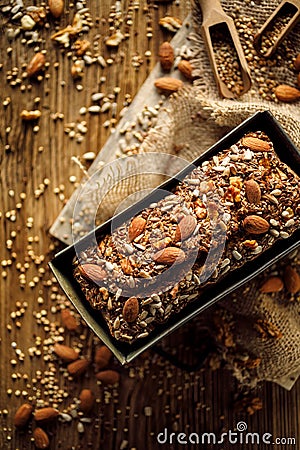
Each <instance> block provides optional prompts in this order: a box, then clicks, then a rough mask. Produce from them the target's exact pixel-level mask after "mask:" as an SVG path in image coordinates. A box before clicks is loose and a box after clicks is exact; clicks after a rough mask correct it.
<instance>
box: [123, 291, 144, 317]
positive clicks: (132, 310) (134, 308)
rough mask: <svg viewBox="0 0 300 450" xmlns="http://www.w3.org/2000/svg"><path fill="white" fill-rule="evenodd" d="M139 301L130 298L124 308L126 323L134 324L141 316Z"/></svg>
mask: <svg viewBox="0 0 300 450" xmlns="http://www.w3.org/2000/svg"><path fill="white" fill-rule="evenodd" d="M139 309H140V305H139V301H138V299H137V298H136V297H130V298H129V299H128V300H126V302H125V304H124V306H123V311H122V314H123V317H124V320H126V322H134V321H135V320H136V319H137V316H138V315H139Z"/></svg>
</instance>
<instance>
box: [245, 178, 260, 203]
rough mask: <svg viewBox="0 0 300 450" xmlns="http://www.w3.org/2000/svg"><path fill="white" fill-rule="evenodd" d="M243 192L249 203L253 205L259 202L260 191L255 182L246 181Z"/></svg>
mask: <svg viewBox="0 0 300 450" xmlns="http://www.w3.org/2000/svg"><path fill="white" fill-rule="evenodd" d="M245 192H246V197H247V200H248V202H249V203H254V204H255V205H256V204H257V203H259V202H260V200H261V189H260V186H259V184H258V183H257V182H256V181H255V180H248V181H246V182H245Z"/></svg>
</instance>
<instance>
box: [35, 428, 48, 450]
mask: <svg viewBox="0 0 300 450" xmlns="http://www.w3.org/2000/svg"><path fill="white" fill-rule="evenodd" d="M33 437H34V445H35V447H36V448H38V449H43V448H49V445H50V442H49V438H48V435H47V433H46V432H45V431H44V430H43V429H42V428H39V427H38V428H36V429H35V430H34V432H33Z"/></svg>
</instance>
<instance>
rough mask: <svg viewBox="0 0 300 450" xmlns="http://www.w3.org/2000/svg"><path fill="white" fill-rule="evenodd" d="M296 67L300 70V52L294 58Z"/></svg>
mask: <svg viewBox="0 0 300 450" xmlns="http://www.w3.org/2000/svg"><path fill="white" fill-rule="evenodd" d="M294 67H295V69H296V70H297V72H300V53H299V54H298V55H297V56H296V58H295V59H294Z"/></svg>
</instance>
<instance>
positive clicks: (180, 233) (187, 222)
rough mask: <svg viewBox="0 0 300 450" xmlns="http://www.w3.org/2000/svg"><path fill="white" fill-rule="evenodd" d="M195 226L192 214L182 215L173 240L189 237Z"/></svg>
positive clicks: (195, 221)
mask: <svg viewBox="0 0 300 450" xmlns="http://www.w3.org/2000/svg"><path fill="white" fill-rule="evenodd" d="M196 226H197V220H196V219H195V217H193V216H184V217H183V219H182V220H181V221H180V222H179V224H178V225H177V227H176V231H175V242H179V241H185V240H186V239H187V238H189V237H190V236H191V235H192V234H193V232H194V231H195V228H196Z"/></svg>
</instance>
